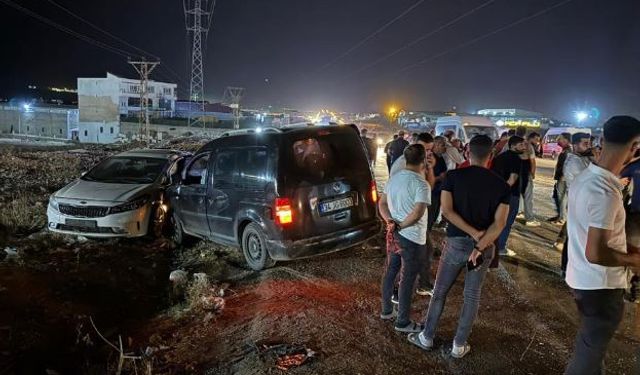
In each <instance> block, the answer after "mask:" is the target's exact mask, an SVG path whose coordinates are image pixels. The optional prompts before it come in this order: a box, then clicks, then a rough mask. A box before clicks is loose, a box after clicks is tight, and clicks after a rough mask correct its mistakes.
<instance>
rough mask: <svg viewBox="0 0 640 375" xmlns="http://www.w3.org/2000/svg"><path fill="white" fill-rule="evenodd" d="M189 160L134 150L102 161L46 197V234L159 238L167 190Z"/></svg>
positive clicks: (183, 156) (173, 153)
mask: <svg viewBox="0 0 640 375" xmlns="http://www.w3.org/2000/svg"><path fill="white" fill-rule="evenodd" d="M188 156H189V154H187V153H182V152H179V151H172V150H134V151H128V152H124V153H121V154H118V155H114V156H111V157H109V158H107V159H105V160H103V161H102V162H100V163H99V164H98V165H96V166H95V167H94V168H92V169H91V170H90V171H88V172H87V173H84V174H83V175H82V177H80V178H79V179H77V180H76V181H74V182H72V183H70V184H69V185H67V186H65V187H63V188H62V189H60V190H58V191H57V192H55V193H54V194H53V195H52V196H51V198H49V206H48V208H47V217H48V223H49V224H48V227H49V230H51V231H53V232H58V233H67V234H79V235H83V236H85V237H90V238H106V237H140V236H144V235H146V234H148V233H150V231H153V232H155V234H159V231H160V229H161V227H162V223H163V222H164V221H165V220H164V217H165V212H166V211H167V205H166V202H165V196H164V193H165V189H166V188H167V186H169V184H170V181H171V180H172V179H174V178H175V177H176V176H179V173H180V170H181V167H182V166H183V164H184V161H185V160H186V158H187V157H188Z"/></svg>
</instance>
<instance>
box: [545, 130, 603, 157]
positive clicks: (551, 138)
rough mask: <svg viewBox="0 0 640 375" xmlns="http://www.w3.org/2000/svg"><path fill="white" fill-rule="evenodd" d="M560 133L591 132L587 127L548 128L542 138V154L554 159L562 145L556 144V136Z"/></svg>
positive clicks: (560, 150)
mask: <svg viewBox="0 0 640 375" xmlns="http://www.w3.org/2000/svg"><path fill="white" fill-rule="evenodd" d="M562 133H569V134H571V135H573V134H575V133H588V134H591V129H588V128H566V127H562V128H550V129H549V130H548V131H547V133H546V134H545V135H544V138H542V156H543V157H551V158H553V159H555V158H556V157H557V156H558V155H560V153H561V152H562V147H560V146H559V145H558V142H557V141H558V137H559V136H560V134H562Z"/></svg>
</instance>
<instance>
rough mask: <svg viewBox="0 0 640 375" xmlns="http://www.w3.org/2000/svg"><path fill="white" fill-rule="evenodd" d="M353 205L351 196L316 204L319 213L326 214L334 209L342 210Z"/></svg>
mask: <svg viewBox="0 0 640 375" xmlns="http://www.w3.org/2000/svg"><path fill="white" fill-rule="evenodd" d="M350 207H353V197H346V198H341V199H335V200H332V201H327V202H322V203H320V205H319V206H318V208H319V210H320V213H321V214H328V213H331V212H335V211H340V210H344V209H347V208H350Z"/></svg>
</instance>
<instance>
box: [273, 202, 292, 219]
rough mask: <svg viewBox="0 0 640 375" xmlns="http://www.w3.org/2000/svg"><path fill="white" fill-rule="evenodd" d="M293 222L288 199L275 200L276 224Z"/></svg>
mask: <svg viewBox="0 0 640 375" xmlns="http://www.w3.org/2000/svg"><path fill="white" fill-rule="evenodd" d="M292 222H293V209H292V207H291V200H290V199H289V198H276V224H280V225H284V224H291V223H292Z"/></svg>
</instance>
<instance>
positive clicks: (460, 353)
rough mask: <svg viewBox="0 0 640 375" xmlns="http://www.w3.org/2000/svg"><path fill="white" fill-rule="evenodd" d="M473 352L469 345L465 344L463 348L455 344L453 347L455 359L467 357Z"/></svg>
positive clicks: (452, 353) (452, 354)
mask: <svg viewBox="0 0 640 375" xmlns="http://www.w3.org/2000/svg"><path fill="white" fill-rule="evenodd" d="M470 351H471V345H469V344H464V345H462V346H458V345H456V343H455V342H454V343H453V347H452V348H451V356H452V357H453V358H458V359H460V358H462V357H464V356H465V355H467V354H469V352H470Z"/></svg>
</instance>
